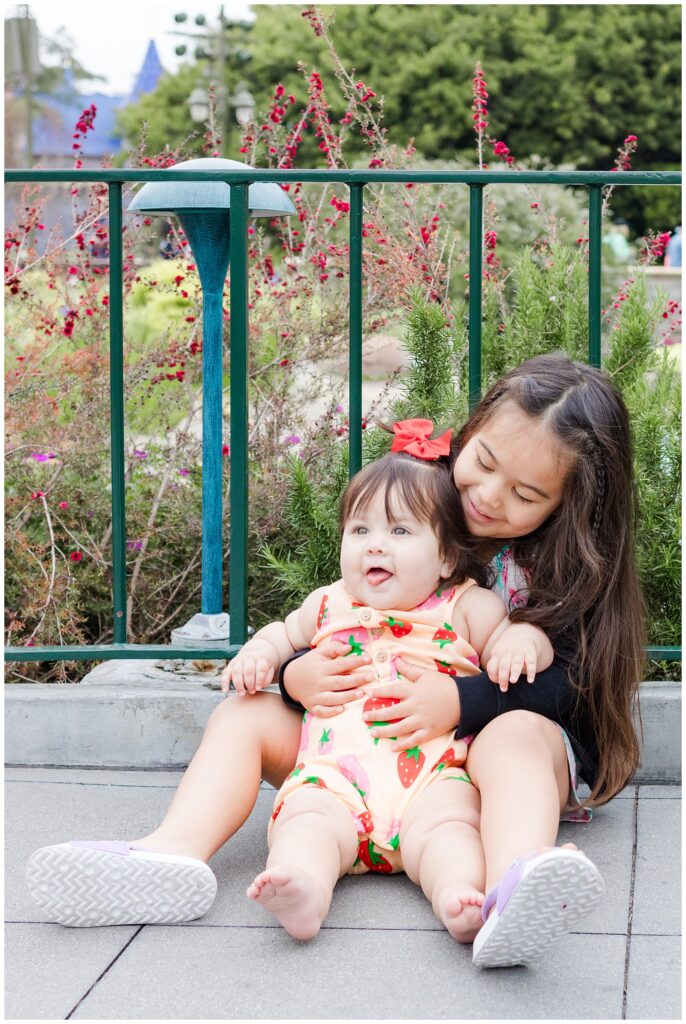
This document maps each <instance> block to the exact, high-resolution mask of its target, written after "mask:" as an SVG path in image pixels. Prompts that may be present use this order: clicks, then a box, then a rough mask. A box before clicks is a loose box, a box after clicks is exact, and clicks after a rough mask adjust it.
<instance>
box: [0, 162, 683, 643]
mask: <svg viewBox="0 0 686 1024" xmlns="http://www.w3.org/2000/svg"><path fill="white" fill-rule="evenodd" d="M5 181H6V182H7V183H15V182H16V183H29V182H36V183H44V184H48V183H60V182H61V183H65V184H73V183H75V182H77V183H84V184H85V183H88V182H98V183H102V182H105V183H107V185H108V189H109V244H110V259H109V264H110V265H109V285H110V304H109V310H110V313H109V316H110V388H111V446H112V453H111V461H112V524H113V531H112V561H113V623H114V624H113V636H114V641H113V643H111V644H93V645H67V644H65V645H57V646H43V647H39V646H35V647H7V648H6V649H5V660H6V661H72V660H77V661H102V660H106V659H110V658H159V659H164V658H167V659H168V658H180V659H189V658H229V657H232V656H233V655H234V654H235V653H236V652H237V651H238V650H239V648H240V646H241V644H242V643H243V642H244V641H245V638H246V629H247V569H248V565H247V509H248V429H247V411H248V410H247V359H246V355H247V353H246V352H245V344H244V343H245V340H246V338H247V324H248V288H247V276H248V266H247V262H246V260H245V259H244V255H245V253H246V252H247V231H248V218H247V216H243V217H241V216H239V217H238V218H236V220H235V221H234V224H233V225H232V231H231V239H232V245H231V257H230V279H231V313H232V315H231V328H230V330H231V382H232V388H231V399H232V406H231V412H232V415H231V424H230V443H231V477H230V484H231V487H230V515H231V537H230V581H229V607H230V616H231V627H230V628H231V632H230V642H229V643H228V644H226V645H224V646H221V647H218V646H216V645H213V646H211V647H206V648H203V647H196V646H193V647H181V646H176V645H153V644H129V643H127V642H126V641H127V637H126V509H125V486H124V355H123V353H124V334H123V299H122V296H123V288H122V186H123V185H124V184H127V183H128V184H133V183H138V182H148V181H155V182H158V181H203V182H208V181H215V182H217V181H218V182H224V183H225V184H227V185H228V186H229V188H230V190H231V203H230V205H231V208H232V209H242V208H243V207H244V206H245V204H246V193H247V188H246V186H249V185H251V184H253V183H256V182H277V183H280V182H293V183H295V182H303V183H306V182H319V183H322V184H327V183H328V184H334V183H338V184H341V185H347V186H348V188H349V190H350V286H349V299H350V320H349V323H350V330H349V343H350V345H349V347H350V352H349V359H350V375H349V409H350V417H349V422H350V432H349V444H350V449H349V451H350V472H351V474H352V473H354V472H356V471H357V470H358V469H359V468H360V466H361V462H362V287H363V281H362V218H363V210H364V188H365V186H367V185H376V184H383V183H392V182H394V183H401V184H405V183H414V184H426V185H428V184H451V185H466V186H467V187H468V188H469V280H470V282H471V283H473V282H476V281H478V282H479V287H478V288H476V287H473V286H470V288H469V401H470V407H471V406H473V405H474V404H475V403H476V401H477V400H478V398H479V395H480V391H481V298H482V271H483V266H482V258H483V223H482V222H483V190H484V188H485V187H486V185H498V184H507V185H527V184H530V185H550V184H555V185H576V186H580V187H585V188H587V189H588V192H589V217H588V227H589V275H588V277H589V281H588V318H589V338H588V360H589V363H590V364H591V365H592V366H600V362H601V355H600V341H601V301H600V288H601V269H602V251H601V245H602V241H601V230H602V215H601V214H602V190H603V187H605V186H608V185H613V186H617V185H620V186H621V185H680V184H681V174H680V173H678V172H674V171H645V172H641V171H518V172H516V173H513V172H512V171H439V170H434V171H384V170H380V171H376V170H375V171H365V170H359V171H332V170H288V171H285V170H258V169H257V168H255V169H253V168H250V169H249V170H248V171H243V170H236V171H227V170H221V171H220V170H216V171H213V170H176V169H173V168H170V169H166V170H145V171H143V170H132V169H125V170H102V169H99V170H89V171H84V170H81V171H74V170H64V171H54V170H53V171H47V170H46V171H41V170H12V171H9V170H8V171H6V172H5ZM234 200H235V201H234ZM232 219H233V218H232ZM238 234H240V236H241V237H240V238H239V237H237V235H238ZM234 382H235V383H234ZM243 398H244V399H245V400H243ZM647 654H648V656H649V657H650V658H653V659H656V660H663V661H680V660H681V656H682V655H681V647H659V646H657V647H656V646H652V647H649V648H648V649H647Z"/></svg>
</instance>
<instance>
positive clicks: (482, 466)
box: [476, 453, 534, 505]
mask: <svg viewBox="0 0 686 1024" xmlns="http://www.w3.org/2000/svg"><path fill="white" fill-rule="evenodd" d="M476 462H477V465H478V466H479V468H480V469H484V470H485V471H486V472H487V473H492V472H493V467H492V466H487V465H486V463H485V462H483V461H482V460H481V458H480V456H479V455H478V453H477V455H476ZM512 493H513V494H514V496H515V498H516V499H517V500H518V501H521V502H522V504H523V505H533V504H534V501H533V499H532V498H524V497H522V495H521V494H520V493H519V492H518V491H517V490H515V488H514V487H513V488H512Z"/></svg>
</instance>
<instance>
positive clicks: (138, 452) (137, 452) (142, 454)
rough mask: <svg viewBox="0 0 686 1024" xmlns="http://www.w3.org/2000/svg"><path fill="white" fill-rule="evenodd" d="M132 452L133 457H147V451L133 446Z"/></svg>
mask: <svg viewBox="0 0 686 1024" xmlns="http://www.w3.org/2000/svg"><path fill="white" fill-rule="evenodd" d="M133 454H134V456H135V458H137V459H147V457H148V453H147V452H144V451H141V450H140V449H138V448H134V449H133Z"/></svg>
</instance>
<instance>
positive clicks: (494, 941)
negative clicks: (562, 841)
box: [472, 849, 605, 967]
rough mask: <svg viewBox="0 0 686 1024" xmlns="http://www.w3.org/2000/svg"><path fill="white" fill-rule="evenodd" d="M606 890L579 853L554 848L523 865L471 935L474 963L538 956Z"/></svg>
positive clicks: (506, 963)
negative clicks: (498, 905)
mask: <svg viewBox="0 0 686 1024" xmlns="http://www.w3.org/2000/svg"><path fill="white" fill-rule="evenodd" d="M604 893H605V885H604V883H603V880H602V877H601V875H600V872H599V871H598V869H597V868H596V867H595V865H594V864H592V863H591V861H590V860H589V859H588V858H587V857H585V856H584V855H583V854H582V853H578V852H577V851H575V850H561V849H557V850H556V851H555V852H552V851H550V852H548V851H546V852H545V853H542V854H541V855H540V856H539V857H535V858H533V859H532V860H531V861H530V862H529V864H528V865H527V874H526V875H525V876H524V878H522V880H521V881H520V882H519V884H518V885H517V887H516V889H515V890H514V892H513V893H512V896H511V897H510V900H509V902H508V904H507V906H506V907H505V909H504V910H503V912H502V914H501V915H500V916H498V913H497V910H494V911H493V912H492V914H491V916H490V917H489V918H488V920H487V921H486V923H485V924H484V926H483V927H482V929H481V931H480V932H479V934H478V935H477V936H476V938H475V940H474V946H473V957H472V959H473V961H474V963H475V964H476V965H477V967H513V966H515V965H518V964H527V963H531V962H532V961H535V960H538V959H539V957H541V956H543V954H544V953H545V952H546V951H547V950H548V949H549V948H550V946H551V945H552V944H553V943H554V942H557V941H558V939H560V938H561V937H562V936H563V935H564V934H565V933H566V932H568V931H569V930H570V929H571V928H573V927H574V926H575V925H576V924H578V922H579V921H581V920H582V918H584V917H585V916H586V915H587V914H589V913H590V912H591V911H592V910H593V909H594V908H595V907H596V906H597V905H598V904H599V903H600V901H601V900H602V898H603V895H604Z"/></svg>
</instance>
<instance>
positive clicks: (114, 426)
mask: <svg viewBox="0 0 686 1024" xmlns="http://www.w3.org/2000/svg"><path fill="white" fill-rule="evenodd" d="M121 193H122V186H121V183H120V182H111V183H110V184H109V185H108V198H109V234H110V274H109V285H110V295H109V311H110V437H111V445H112V451H111V453H110V459H111V465H112V580H113V583H112V604H113V611H114V642H115V643H117V644H125V643H126V492H125V487H124V300H123V287H122V203H121V199H122V195H121Z"/></svg>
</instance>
